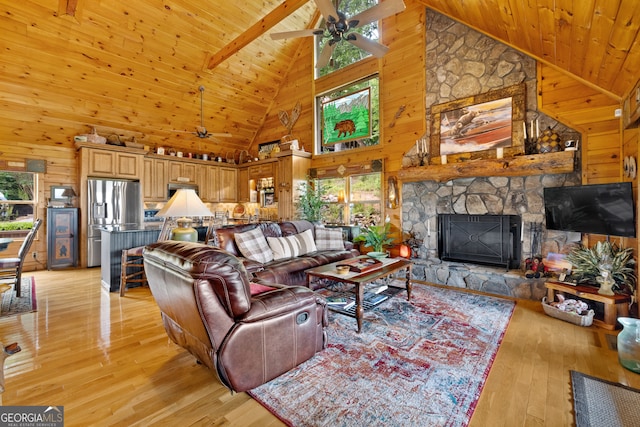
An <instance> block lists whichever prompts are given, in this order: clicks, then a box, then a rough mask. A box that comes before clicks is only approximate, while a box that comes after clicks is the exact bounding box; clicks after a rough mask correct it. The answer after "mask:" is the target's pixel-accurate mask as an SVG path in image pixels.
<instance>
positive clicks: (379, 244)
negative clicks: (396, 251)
mask: <svg viewBox="0 0 640 427" xmlns="http://www.w3.org/2000/svg"><path fill="white" fill-rule="evenodd" d="M390 231H391V222H390V221H389V218H388V217H387V219H386V220H385V222H384V224H383V225H370V226H368V227H366V228H364V230H363V232H362V233H361V234H360V235H359V236H357V237H356V238H354V239H353V241H354V242H362V243H364V246H366V247H370V248H372V249H373V252H369V256H372V257H385V256H386V255H387V254H386V252H384V247H385V246H386V245H389V244H391V243H392V242H393V238H392V237H390V236H389V234H390Z"/></svg>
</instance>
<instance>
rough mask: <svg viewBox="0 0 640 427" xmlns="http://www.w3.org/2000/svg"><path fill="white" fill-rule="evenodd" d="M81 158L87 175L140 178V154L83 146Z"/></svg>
mask: <svg viewBox="0 0 640 427" xmlns="http://www.w3.org/2000/svg"><path fill="white" fill-rule="evenodd" d="M81 158H83V159H84V161H85V162H86V166H87V167H86V170H87V175H88V176H93V177H105V178H123V179H140V175H141V172H142V158H143V156H142V154H138V153H135V152H134V153H130V152H120V151H113V150H110V149H97V148H83V149H82V150H81Z"/></svg>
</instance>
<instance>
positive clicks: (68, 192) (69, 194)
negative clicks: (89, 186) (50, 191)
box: [62, 187, 78, 207]
mask: <svg viewBox="0 0 640 427" xmlns="http://www.w3.org/2000/svg"><path fill="white" fill-rule="evenodd" d="M62 197H66V198H67V203H66V206H67V207H71V206H73V201H72V200H73V198H74V197H78V195H77V194H76V192H75V191H73V188H71V187H67V188H65V189H64V191H63V192H62Z"/></svg>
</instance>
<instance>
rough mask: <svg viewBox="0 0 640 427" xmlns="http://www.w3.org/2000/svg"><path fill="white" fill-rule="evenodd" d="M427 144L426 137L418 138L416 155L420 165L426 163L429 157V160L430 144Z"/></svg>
mask: <svg viewBox="0 0 640 427" xmlns="http://www.w3.org/2000/svg"><path fill="white" fill-rule="evenodd" d="M427 144H428V142H427V139H426V138H424V137H423V138H420V139H417V140H416V157H417V158H418V161H419V163H418V165H419V166H424V165H425V162H424V161H425V159H427V162H428V161H429V160H428V159H429V146H428V145H427Z"/></svg>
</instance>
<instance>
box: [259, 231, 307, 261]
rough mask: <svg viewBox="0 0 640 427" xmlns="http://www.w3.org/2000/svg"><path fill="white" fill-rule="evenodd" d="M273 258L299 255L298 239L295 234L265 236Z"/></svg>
mask: <svg viewBox="0 0 640 427" xmlns="http://www.w3.org/2000/svg"><path fill="white" fill-rule="evenodd" d="M267 243H268V244H269V247H270V248H271V251H272V252H273V259H274V260H278V259H283V258H294V257H297V256H298V255H300V240H298V238H297V236H286V237H267Z"/></svg>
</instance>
